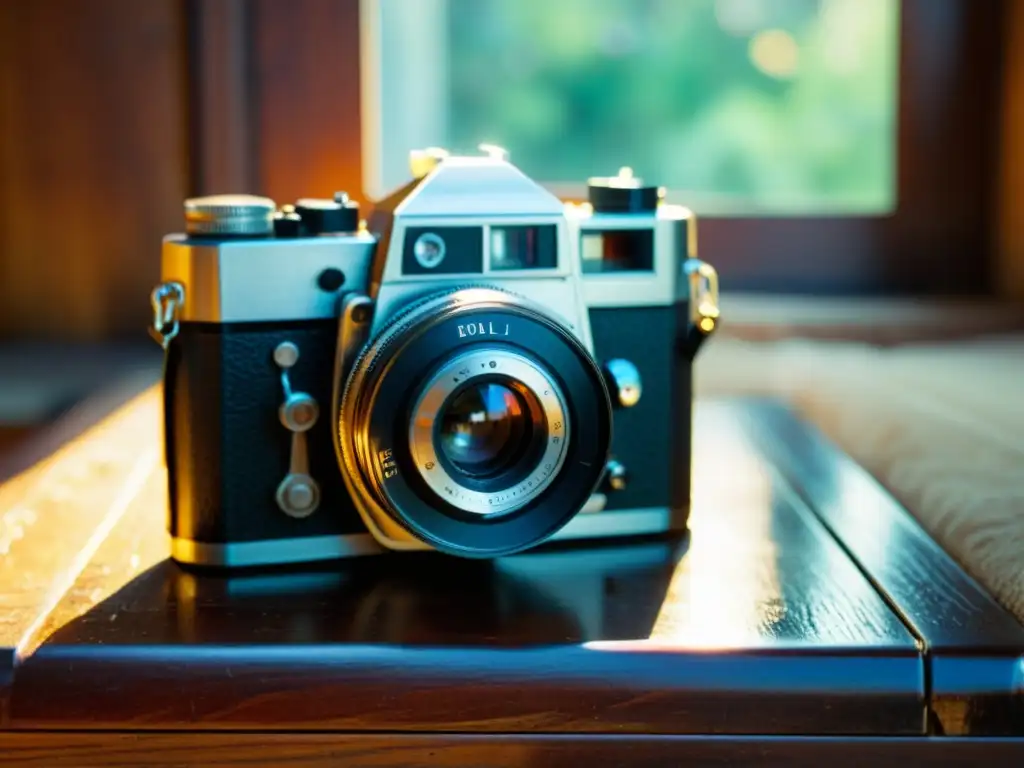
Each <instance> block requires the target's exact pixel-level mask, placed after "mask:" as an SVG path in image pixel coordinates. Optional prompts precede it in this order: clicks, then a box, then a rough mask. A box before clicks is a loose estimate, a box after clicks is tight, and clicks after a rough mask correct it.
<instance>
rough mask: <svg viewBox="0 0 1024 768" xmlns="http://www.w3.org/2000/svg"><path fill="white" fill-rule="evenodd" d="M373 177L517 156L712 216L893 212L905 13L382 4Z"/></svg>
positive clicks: (367, 88)
mask: <svg viewBox="0 0 1024 768" xmlns="http://www.w3.org/2000/svg"><path fill="white" fill-rule="evenodd" d="M361 22H362V24H363V25H364V37H363V47H364V53H365V56H364V61H363V64H362V76H363V78H364V79H363V114H364V121H365V124H364V138H363V141H364V161H365V162H366V167H365V169H364V177H365V180H366V182H367V187H368V189H367V191H368V193H369V194H370V195H371V196H379V195H382V194H384V193H385V192H386V191H387V190H389V189H391V188H393V187H395V186H398V185H399V184H401V183H403V182H404V181H405V180H407V178H408V169H407V156H408V152H409V150H411V149H414V148H422V147H426V146H442V147H446V148H448V149H450V150H452V151H456V152H467V151H469V152H472V151H475V148H476V147H477V145H478V144H480V143H483V142H489V143H494V144H498V145H500V146H503V147H505V148H506V149H508V151H509V152H510V155H511V159H512V160H513V161H514V162H515V163H516V164H517V165H518V166H519V167H520V168H522V169H523V171H524V172H526V173H527V174H529V175H530V176H532V177H533V178H536V179H538V180H540V181H543V182H545V183H546V184H548V185H549V186H550V187H551V188H552V189H553V190H554V191H555V192H557V193H560V194H564V195H572V194H579V193H580V192H581V191H582V189H583V183H584V182H585V180H586V178H587V177H588V176H607V175H614V173H615V172H616V171H617V170H618V169H619V167H620V166H629V167H631V168H632V169H633V170H634V172H635V173H636V174H637V175H639V176H643V177H644V178H645V179H647V180H649V181H652V182H655V183H658V184H661V185H663V186H665V187H667V188H668V190H669V196H670V199H675V200H677V201H679V202H682V203H685V204H687V205H689V206H691V207H692V208H694V209H695V210H696V211H697V212H698V213H699V214H710V215H726V216H730V215H743V216H750V215H808V214H812V215H813V214H842V215H845V214H855V215H871V214H885V213H889V212H890V211H892V209H893V207H894V205H895V167H896V158H895V146H896V134H895V128H896V126H895V123H896V113H897V79H898V41H899V3H898V0H364V2H363V7H362V9H361Z"/></svg>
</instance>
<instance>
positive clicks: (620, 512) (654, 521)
mask: <svg viewBox="0 0 1024 768" xmlns="http://www.w3.org/2000/svg"><path fill="white" fill-rule="evenodd" d="M671 523H672V514H671V511H670V510H669V509H668V508H667V507H645V508H640V509H608V510H604V511H602V512H597V513H592V514H588V515H576V517H574V518H573V519H572V520H570V521H569V522H568V524H566V526H565V527H564V528H562V530H560V531H559V532H558V533H556V534H555V535H554V536H552V537H551V538H550V539H548V541H565V540H567V539H590V538H605V537H610V536H645V535H647V534H652V533H665V532H667V531H670V530H672V524H671Z"/></svg>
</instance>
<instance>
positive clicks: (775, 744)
mask: <svg viewBox="0 0 1024 768" xmlns="http://www.w3.org/2000/svg"><path fill="white" fill-rule="evenodd" d="M0 751H2V752H3V754H4V765H5V766H24V768H30V767H31V766H38V767H39V768H89V767H91V766H105V767H106V766H110V767H111V768H115V767H117V766H122V767H124V768H128V767H131V768H140V767H141V766H161V767H163V768H169V767H170V766H177V767H178V768H184V767H185V766H202V768H212V767H213V766H246V768H261V767H262V766H266V767H267V768H271V767H273V768H279V766H282V765H300V766H309V767H310V768H316V767H318V766H323V767H324V768H326V767H327V766H330V768H335V767H336V766H346V768H361V767H362V766H366V768H422V767H423V766H443V767H447V768H462V767H463V766H473V768H578V766H581V765H586V766H588V768H624V767H625V766H629V767H630V768H665V766H671V765H745V766H746V765H752V766H763V767H765V768H767V767H768V766H776V767H777V768H783V767H784V768H793V767H795V766H808V767H810V766H821V765H828V766H833V768H840V767H842V766H850V767H851V768H860V766H864V765H877V766H888V765H893V766H905V765H929V766H939V767H942V768H945V767H946V766H975V765H987V766H1015V765H1020V764H1021V762H1022V761H1024V741H1022V740H1020V739H992V740H981V739H899V738H885V739H870V738H863V739H839V738H799V739H786V738H781V739H772V738H765V737H756V736H755V737H718V738H715V737H705V736H693V737H686V736H649V737H642V736H632V737H630V736H571V737H561V736H531V735H521V734H520V735H505V736H479V735H467V734H449V735H433V736H412V735H396V734H391V735H386V736H377V735H337V734H331V735H329V734H315V733H304V734H298V733H296V734H163V733H116V732H111V733H67V732H51V733H39V734H36V733H0Z"/></svg>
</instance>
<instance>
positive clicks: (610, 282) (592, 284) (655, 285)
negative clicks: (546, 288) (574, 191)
mask: <svg viewBox="0 0 1024 768" xmlns="http://www.w3.org/2000/svg"><path fill="white" fill-rule="evenodd" d="M566 211H567V213H568V216H569V221H570V222H572V223H573V224H574V225H575V227H576V228H577V231H578V234H577V235H576V237H577V242H575V243H573V246H572V247H573V252H574V253H575V254H576V255H577V257H578V258H579V259H580V264H581V265H582V263H583V262H582V247H581V245H582V241H581V238H582V237H583V235H585V234H588V233H597V232H612V231H615V230H641V229H650V230H652V231H653V233H654V243H653V248H654V254H653V256H654V259H653V261H654V263H653V265H652V267H653V268H652V269H651V270H650V271H636V272H628V271H623V272H581V273H580V282H581V285H582V288H583V299H584V301H585V302H586V305H587V307H590V308H594V307H654V306H671V305H673V304H675V303H676V302H680V301H686V300H687V297H688V290H687V289H688V286H687V285H686V283H685V281H684V280H683V279H682V269H683V268H682V265H683V262H684V261H685V260H686V259H687V258H688V257H689V256H691V255H692V253H691V250H692V248H693V244H692V243H691V242H690V240H691V238H690V237H689V232H690V231H691V230H692V228H693V227H694V226H695V225H694V221H693V214H692V213H690V212H689V211H688V210H686V209H685V208H682V207H679V206H671V205H663V206H661V207H660V208H659V209H658V212H657V214H654V215H647V216H643V215H630V214H608V213H587V212H586V209H582V210H581V209H580V208H579V207H574V206H567V207H566Z"/></svg>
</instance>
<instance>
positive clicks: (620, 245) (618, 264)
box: [580, 229, 654, 274]
mask: <svg viewBox="0 0 1024 768" xmlns="http://www.w3.org/2000/svg"><path fill="white" fill-rule="evenodd" d="M580 258H581V260H582V263H583V272H584V274H592V273H598V272H652V271H653V270H654V232H653V231H652V230H650V229H616V230H609V231H607V232H584V233H583V234H582V235H581V238H580Z"/></svg>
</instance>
